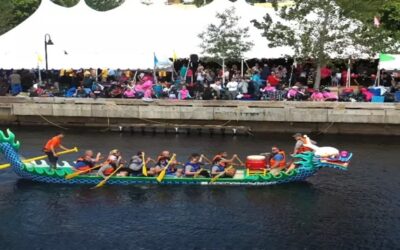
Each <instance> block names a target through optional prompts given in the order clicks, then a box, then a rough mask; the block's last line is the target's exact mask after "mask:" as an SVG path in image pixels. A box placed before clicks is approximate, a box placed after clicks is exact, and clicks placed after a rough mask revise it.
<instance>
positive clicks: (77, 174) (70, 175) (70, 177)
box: [65, 164, 102, 180]
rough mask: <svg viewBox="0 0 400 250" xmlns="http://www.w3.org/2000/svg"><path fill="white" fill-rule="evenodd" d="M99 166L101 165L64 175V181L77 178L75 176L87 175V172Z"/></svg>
mask: <svg viewBox="0 0 400 250" xmlns="http://www.w3.org/2000/svg"><path fill="white" fill-rule="evenodd" d="M101 166H102V164H100V165H97V166H94V167H92V168H89V169H86V170H82V171H76V172H75V173H72V174H68V175H66V176H65V179H67V180H69V179H73V178H75V177H77V176H79V175H81V174H85V173H88V172H90V171H92V170H95V169H96V168H99V167H101Z"/></svg>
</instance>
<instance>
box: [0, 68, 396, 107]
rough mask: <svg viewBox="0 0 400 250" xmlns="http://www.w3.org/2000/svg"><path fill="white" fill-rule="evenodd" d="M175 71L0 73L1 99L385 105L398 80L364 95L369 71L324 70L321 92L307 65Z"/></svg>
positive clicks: (388, 76)
mask: <svg viewBox="0 0 400 250" xmlns="http://www.w3.org/2000/svg"><path fill="white" fill-rule="evenodd" d="M176 70H177V71H175V70H174V72H167V71H163V70H158V71H157V72H156V74H154V72H153V71H134V70H120V69H116V70H114V69H79V70H72V69H69V70H64V69H62V70H49V71H48V72H46V71H42V72H41V74H40V76H39V74H38V71H37V70H24V69H22V70H0V95H14V96H15V95H18V94H21V92H25V93H27V95H29V96H32V97H38V96H64V97H81V98H90V97H91V98H97V97H102V98H136V99H152V98H157V99H162V98H166V99H178V100H188V99H198V100H199V99H202V100H213V99H222V100H274V101H279V100H293V101H306V100H310V101H371V100H372V98H373V96H374V95H379V96H381V97H383V98H384V99H383V100H384V101H387V102H390V101H395V100H396V92H397V96H398V93H399V92H398V91H400V74H398V73H397V72H386V71H384V70H383V71H382V72H381V76H380V78H381V79H380V84H381V87H379V88H373V89H372V90H371V89H368V87H370V86H372V85H374V84H375V83H376V80H377V79H376V76H375V75H374V74H369V73H368V70H362V71H359V72H356V71H353V72H351V74H350V80H351V85H352V86H357V87H356V88H354V87H349V86H347V87H346V82H347V79H348V72H347V69H346V68H342V69H340V68H337V67H329V66H326V67H323V68H322V69H321V78H322V79H321V87H320V89H314V88H313V85H314V81H315V75H316V72H315V69H313V68H312V67H310V66H309V65H306V64H305V65H298V66H296V67H291V65H268V64H267V63H255V64H254V66H252V67H247V69H246V70H245V72H243V74H242V72H241V70H240V69H239V68H238V66H237V65H234V64H233V65H231V66H230V67H225V68H224V70H223V69H222V68H221V67H220V68H219V69H213V68H211V67H205V66H203V65H202V64H198V65H195V67H193V65H191V66H190V67H188V66H187V64H182V65H181V66H180V67H179V68H178V69H176Z"/></svg>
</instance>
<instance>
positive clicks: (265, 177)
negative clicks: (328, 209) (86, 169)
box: [0, 130, 351, 186]
mask: <svg viewBox="0 0 400 250" xmlns="http://www.w3.org/2000/svg"><path fill="white" fill-rule="evenodd" d="M19 148H20V143H19V141H16V140H15V135H14V133H12V132H11V131H10V130H7V135H6V134H5V133H3V131H1V130H0V151H1V153H3V154H4V156H5V158H6V159H7V161H8V162H10V164H11V167H12V169H13V170H14V172H15V173H16V174H17V175H19V176H20V177H22V178H24V179H29V180H32V181H37V182H43V183H60V184H88V185H96V184H98V183H99V182H100V181H102V180H103V178H102V177H99V176H95V175H80V176H78V177H75V178H73V179H66V178H65V177H66V175H68V174H71V173H73V172H74V170H73V168H72V167H71V165H70V164H69V163H68V162H65V161H64V162H63V164H62V165H60V166H58V168H57V169H56V170H54V169H51V168H50V167H49V165H48V164H47V163H46V162H45V161H41V162H39V163H38V162H29V163H24V162H22V160H21V158H20V156H19V154H18V151H19ZM295 157H296V159H298V160H297V161H296V165H297V167H296V168H295V169H293V170H292V171H290V172H289V173H287V174H286V173H285V172H280V173H279V174H277V175H272V174H271V173H267V172H266V171H264V172H257V173H252V171H249V170H243V169H239V170H238V171H237V173H236V175H235V176H234V177H233V178H219V179H218V180H216V181H214V182H213V181H211V179H210V178H185V177H179V178H177V177H171V176H166V177H165V178H164V179H163V181H162V182H161V183H159V182H158V181H157V179H156V178H155V177H111V178H110V179H109V180H108V182H107V184H109V185H135V184H136V185H137V184H172V185H249V186H252V185H275V184H283V183H289V182H296V181H304V180H306V179H307V178H308V177H310V176H312V175H314V174H315V173H316V172H317V171H318V170H319V169H321V168H324V167H329V168H335V169H340V170H347V167H348V163H349V161H350V158H351V154H348V156H347V157H345V158H339V159H336V160H332V161H330V160H329V159H328V160H326V159H324V158H321V157H317V156H315V155H314V153H312V152H306V153H302V154H298V155H296V156H295Z"/></svg>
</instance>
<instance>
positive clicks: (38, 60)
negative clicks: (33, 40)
mask: <svg viewBox="0 0 400 250" xmlns="http://www.w3.org/2000/svg"><path fill="white" fill-rule="evenodd" d="M37 62H38V63H41V62H43V57H42V56H41V55H37Z"/></svg>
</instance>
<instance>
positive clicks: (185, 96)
mask: <svg viewBox="0 0 400 250" xmlns="http://www.w3.org/2000/svg"><path fill="white" fill-rule="evenodd" d="M178 98H179V100H186V99H189V98H191V97H190V94H189V90H188V89H187V88H186V85H183V86H182V89H181V90H179V95H178Z"/></svg>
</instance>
